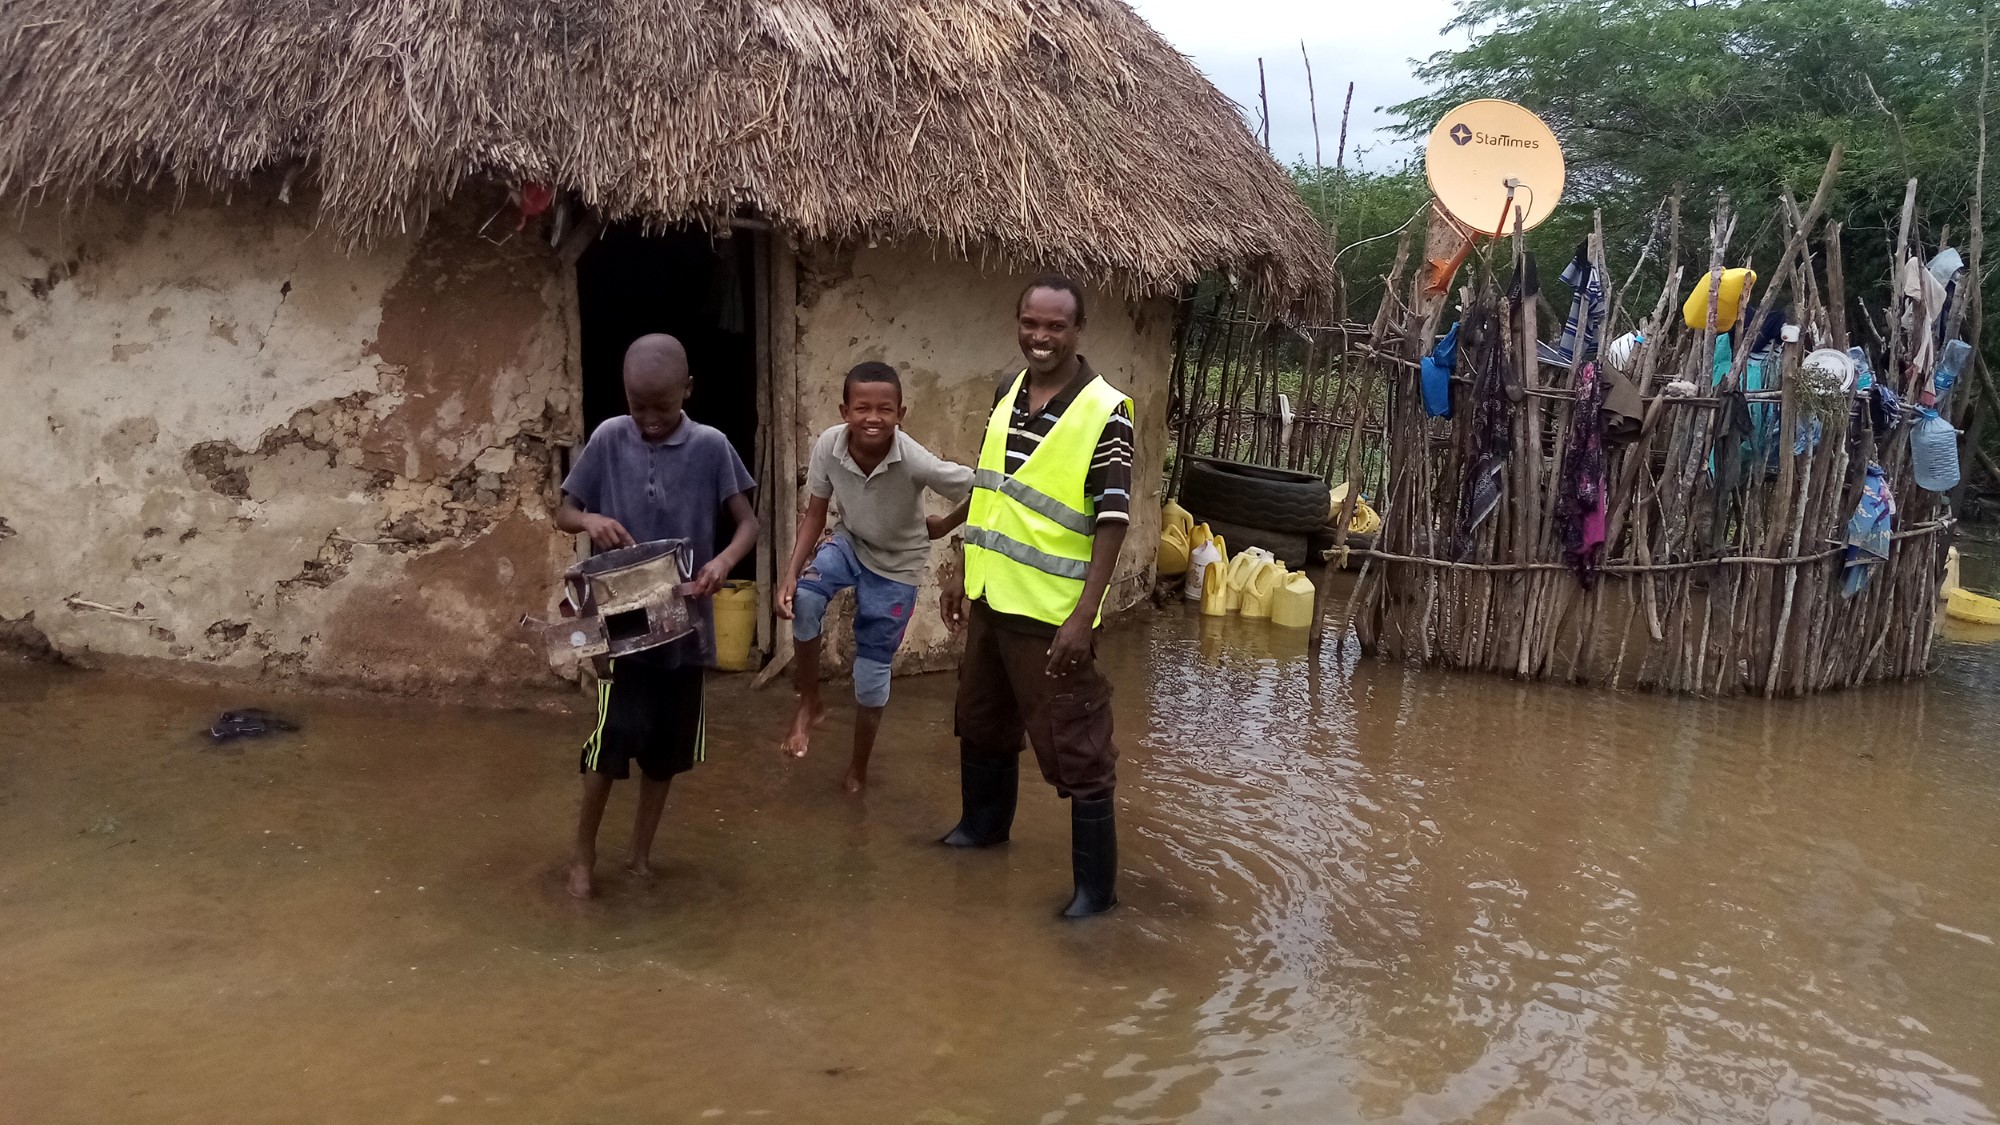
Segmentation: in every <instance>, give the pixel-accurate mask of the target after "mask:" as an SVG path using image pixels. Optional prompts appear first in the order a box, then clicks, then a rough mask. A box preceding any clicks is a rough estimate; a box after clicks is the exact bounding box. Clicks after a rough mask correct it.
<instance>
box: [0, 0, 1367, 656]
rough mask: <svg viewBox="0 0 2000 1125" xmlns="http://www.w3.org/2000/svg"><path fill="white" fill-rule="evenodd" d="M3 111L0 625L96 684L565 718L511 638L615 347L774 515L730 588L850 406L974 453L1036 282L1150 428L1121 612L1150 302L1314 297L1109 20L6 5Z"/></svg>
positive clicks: (1130, 21) (1197, 128) (1271, 187)
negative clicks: (690, 395) (879, 380)
mask: <svg viewBox="0 0 2000 1125" xmlns="http://www.w3.org/2000/svg"><path fill="white" fill-rule="evenodd" d="M0 90H4V91H5V92H6V97H5V98H4V100H0V198H4V199H5V201H6V202H7V204H8V205H9V208H10V211H11V214H9V215H8V220H9V221H8V222H7V223H6V224H5V225H4V229H0V325H4V327H0V340H4V341H5V343H6V347H5V350H4V352H0V375H4V378H5V380H6V387H7V392H8V398H9V407H8V409H6V410H5V411H0V480H4V481H5V482H6V488H5V489H4V490H0V519H4V521H5V523H4V524H0V536H4V538H0V633H4V634H5V635H6V636H8V637H10V638H11V639H12V641H13V643H15V644H29V645H35V646H41V647H44V648H45V649H46V650H49V651H53V652H55V653H57V654H60V655H62V656H65V657H69V658H72V659H77V660H82V661H89V662H109V661H138V662H164V663H165V664H166V665H168V666H175V667H184V668H185V667H193V668H202V669H206V670H208V671H209V672H211V673H220V674H242V675H258V674H263V675H283V676H299V677H304V678H308V679H311V680H314V681H319V682H330V683H344V684H356V685H366V686H371V687H377V688H388V689H394V690H411V691H443V692H450V693H454V694H468V693H479V692H485V691H490V690H497V691H516V690H518V689H520V688H521V687H523V686H528V685H534V684H553V683H554V682H555V681H554V680H553V678H552V677H551V674H550V669H549V667H548V666H547V665H546V664H545V662H544V660H543V659H542V657H540V656H539V655H537V654H536V653H534V652H533V651H532V650H531V649H530V648H528V647H527V646H526V645H525V644H523V643H521V638H520V634H519V632H518V631H517V629H516V628H515V624H516V622H517V621H518V619H519V618H520V617H521V615H522V614H523V613H524V612H542V611H545V610H546V609H547V607H548V605H549V604H550V597H551V589H552V586H553V582H552V578H553V576H554V574H555V573H556V572H557V571H558V570H559V569H560V568H561V566H562V565H564V564H565V563H566V562H567V561H568V560H569V559H570V557H571V556H572V554H573V552H574V550H575V546H574V544H572V543H571V542H570V541H569V540H568V539H566V538H565V537H563V536H561V535H560V534H558V533H557V532H555V531H554V529H553V527H552V526H551V524H550V522H549V511H550V508H551V505H553V504H554V503H555V502H556V499H557V495H558V491H557V489H558V482H559V481H560V480H561V477H562V474H563V472H564V469H565V467H566V464H567V461H568V458H569V456H570V453H571V451H572V450H573V449H575V448H576V447H577V446H578V445H579V444H580V442H581V441H582V439H583V437H584V435H586V434H587V433H588V432H589V429H590V427H591V426H593V425H594V424H595V423H596V422H597V421H599V420H600V419H602V418H604V417H606V416H608V415H611V414H615V413H618V412H619V411H620V410H621V409H622V405H621V402H620V399H621V395H620V391H619V388H618V356H619V355H620V353H621V352H622V350H623V348H624V346H625V344H626V343H627V342H628V341H629V340H630V339H631V338H632V337H633V336H635V335H637V334H639V333H641V332H645V331H669V332H673V333H675V334H676V335H678V336H680V337H681V338H682V339H683V340H684V341H685V342H687V344H688V346H689V350H690V352H691V353H692V356H693V361H694V365H695V370H696V377H697V389H696V395H695V399H694V401H693V402H692V403H691V405H690V413H691V414H693V415H694V416H695V417H697V418H699V419H701V420H703V421H706V422H709V423H710V424H713V425H717V426H719V427H720V428H722V429H723V430H724V431H725V432H726V433H728V434H729V436H730V437H731V439H732V440H733V441H734V442H735V443H736V444H737V446H738V448H739V450H740V451H741V452H742V454H743V456H744V459H745V461H746V463H748V464H750V465H751V466H752V468H753V471H755V472H756V474H757V476H758V478H759V480H760V482H762V483H763V484H764V485H765V487H764V488H762V489H761V490H760V492H761V496H760V502H761V504H762V506H763V510H764V513H765V515H766V516H767V517H771V518H770V519H769V520H768V526H769V527H770V528H771V533H770V534H767V535H766V536H765V541H764V545H763V549H762V550H761V552H760V553H759V554H758V555H757V556H756V558H755V560H754V567H752V568H746V572H745V573H744V574H743V577H746V578H749V577H760V578H763V577H768V575H769V573H770V571H771V568H772V566H773V560H774V555H773V552H774V551H776V552H777V554H776V556H775V557H776V558H779V559H782V558H783V557H784V552H785V551H787V550H788V549H789V546H790V543H789V538H790V528H791V523H792V516H791V513H792V511H793V510H794V506H795V504H796V503H797V492H798V481H799V480H800V478H801V476H802V456H803V453H804V451H805V450H806V448H807V444H808V442H809V440H810V437H811V435H812V434H814V433H815V432H817V430H818V429H820V428H821V427H823V426H825V425H828V424H830V423H831V422H833V421H835V420H837V412H836V407H837V403H838V396H839V390H838V378H837V377H838V375H839V373H840V372H842V371H844V370H845V369H846V368H847V367H848V366H850V365H851V364H853V363H855V362H858V361H861V360H864V359H873V360H884V361H887V362H890V363H893V364H895V365H896V366H897V367H899V368H900V369H901V370H902V371H903V373H904V376H905V378H906V380H907V381H908V385H909V388H910V393H909V399H910V403H911V406H912V408H913V411H912V413H913V417H912V424H911V429H912V432H913V433H914V434H915V435H916V436H917V437H918V438H919V439H920V440H922V441H924V442H926V443H928V444H930V445H931V446H932V447H933V448H936V449H939V450H941V451H944V452H947V453H949V454H951V455H955V456H957V457H959V458H961V459H967V460H969V459H971V458H972V457H973V455H974V451H975V445H976V441H975V439H976V434H977V430H978V427H979V419H980V416H981V415H982V414H983V413H984V412H985V410H986V408H987V407H988V405H989V404H990V401H991V399H990V396H991V393H992V386H993V378H994V376H995V375H996V374H997V373H999V372H1000V371H1001V370H1003V369H1004V368H1005V367H1007V366H1008V365H1009V364H1011V363H1013V362H1014V361H1015V360H1016V359H1017V358H1018V357H1017V356H1014V355H1012V354H1011V339H1010V336H1009V333H1008V331H1007V328H1006V324H1007V315H1008V311H1009V309H1008V306H1009V304H1010V302H1011V301H1012V299H1013V296H1014V293H1015V292H1016V289H1017V287H1018V285H1019V283H1020V279H1021V277H1022V276H1023V274H1024V273H1025V272H1027V271H1030V270H1034V269H1038V268H1057V269H1063V270H1067V271H1071V272H1074V273H1076V274H1078V275H1080V276H1081V277H1083V278H1085V279H1087V280H1088V281H1089V282H1090V283H1091V284H1092V285H1093V286H1094V287H1095V289H1096V292H1095V294H1094V297H1095V299H1096V304H1095V306H1094V307H1093V308H1092V310H1091V314H1092V315H1091V318H1090V324H1089V329H1088V333H1087V348H1086V354H1088V355H1089V356H1090V358H1091V360H1092V362H1093V363H1094V364H1095V365H1096V366H1098V367H1099V368H1100V369H1102V370H1105V371H1106V372H1108V373H1112V374H1113V376H1114V378H1116V379H1117V381H1119V382H1120V383H1121V384H1122V385H1123V386H1125V387H1127V388H1128V389H1129V390H1130V391H1131V392H1132V393H1133V394H1134V395H1135V397H1136V398H1137V401H1138V415H1139V432H1140V440H1139V457H1140V459H1141V472H1140V473H1139V481H1140V485H1139V487H1140V489H1141V492H1142V497H1141V501H1140V502H1139V503H1137V504H1135V510H1136V512H1137V513H1138V514H1139V516H1138V520H1137V526H1135V529H1134V533H1133V534H1132V536H1131V539H1130V542H1129V544H1128V557H1127V558H1126V560H1125V561H1124V563H1123V565H1122V567H1121V572H1120V573H1121V577H1122V578H1124V579H1125V580H1126V581H1125V582H1124V583H1123V584H1122V585H1121V588H1120V590H1121V597H1123V598H1125V599H1127V600H1129V599H1130V597H1131V596H1132V595H1133V594H1134V593H1135V592H1136V591H1137V590H1138V589H1140V588H1141V587H1142V586H1143V584H1144V582H1145V580H1146V570H1147V567H1148V566H1149V564H1150V560H1151V557H1152V540H1153V538H1154V532H1155V528H1154V527H1153V525H1152V521H1154V520H1155V519H1156V518H1157V511H1158V505H1157V503H1152V502H1147V501H1152V500H1155V499H1156V496H1155V495H1154V494H1155V493H1156V492H1157V480H1158V477H1159V472H1158V469H1159V467H1160V465H1161V463H1162V458H1163V456H1164V452H1165V449H1166V445H1167V437H1166V427H1165V422H1164V415H1165V397H1166V394H1167V373H1168V367H1169V363H1170V353H1171V349H1172V339H1171V337H1172V319H1173V304H1172V301H1171V294H1172V293H1173V292H1174V291H1175V290H1176V288H1177V287H1179V286H1181V285H1183V284H1184V283H1186V282H1188V281H1189V280H1191V279H1193V278H1195V277H1196V276H1197V275H1199V274H1201V273H1202V272H1204V271H1211V270H1215V271H1224V272H1226V273H1228V274H1230V275H1231V276H1233V277H1234V278H1236V279H1237V280H1238V281H1239V282H1242V283H1247V284H1249V285H1251V286H1253V287H1255V288H1257V289H1259V290H1260V291H1262V292H1264V293H1267V294H1269V295H1270V296H1272V297H1273V298H1276V299H1278V300H1293V299H1298V298H1302V297H1305V298H1310V296H1311V295H1312V294H1313V293H1315V292H1318V291H1321V290H1322V289H1323V288H1324V283H1325V280H1326V275H1325V271H1326V269H1327V267H1326V266H1325V265H1324V262H1323V256H1322V255H1320V254H1319V253H1318V248H1319V241H1318V233H1317V230H1316V228H1315V227H1314V226H1313V224H1312V221H1311V219H1310V217H1309V216H1308V215H1307V214H1305V212H1304V211H1303V210H1302V209H1301V208H1300V207H1299V205H1298V203H1297V201H1296V198H1295V196H1294V195H1293V193H1292V189H1291V186H1290V184H1289V182H1288V180H1287V178H1286V177H1285V176H1284V174H1283V173H1282V171H1281V170H1280V169H1279V168H1278V167H1277V166H1276V165H1275V164H1274V163H1273V162H1272V161H1271V160H1270V158H1269V157H1268V156H1267V155H1266V154H1265V153H1264V152H1263V151H1262V150H1261V149H1260V148H1259V147H1258V146H1257V145H1256V143H1255V142H1254V140H1253V139H1252V138H1251V136H1250V134H1249V132H1248V130H1247V129H1246V128H1245V127H1244V126H1243V124H1242V122H1241V120H1240V118H1239V117H1238V115H1237V112H1236V109H1235V107H1234V106H1233V105H1232V104H1231V103H1230V102H1228V101H1227V100H1226V99H1225V98H1223V97H1222V96H1221V95H1220V94H1219V93H1218V92H1217V91H1216V90H1215V89H1214V88H1213V87H1212V86H1210V85H1209V84H1208V82H1207V81H1206V80H1204V79H1203V78H1202V77H1201V76H1200V75H1199V74H1198V73H1197V72H1196V71H1195V70H1194V69H1193V67H1192V66H1191V65H1190V64H1189V63H1188V61H1187V60H1186V59H1185V58H1183V57H1182V56H1180V55H1179V54H1177V53H1176V52H1174V51H1173V50H1172V49H1171V48H1170V47H1169V46H1168V45H1167V44H1166V43H1165V42H1164V41H1162V40H1161V39H1160V38H1159V37H1158V35H1157V34H1155V33H1154V32H1153V31H1152V30H1151V29H1150V28H1148V27H1147V26H1146V25H1145V23H1144V22H1143V21H1141V20H1140V19H1139V18H1138V17H1137V16H1135V15H1134V14H1133V13H1132V12H1131V11H1130V10H1129V9H1128V8H1126V7H1125V6H1124V5H1123V4H1121V3H1118V2H1117V0H1024V2H1021V3H1012V4H987V3H979V2H975V0H937V2H930V3H920V4H911V3H900V2H897V3H891V2H887V0H864V2H861V3H841V4H833V3H824V2H821V0H740V2H738V0H732V2H729V3H723V4H683V3H674V2H651V3H635V2H632V0H603V2H598V0H592V2H590V3H578V2H574V0H561V2H553V3H549V2H544V3H523V2H521V0H471V2H469V3H457V4H443V3H431V2H422V0H419V2H416V3H400V4H382V3H373V2H368V0H313V2H306V0H287V2H283V3H256V4H253V3H237V2H229V3H221V4H196V3H185V2H180V0H165V2H161V3H156V4H147V5H132V4H126V3H115V2H112V0H82V2H78V0H61V2H58V0H21V2H18V3H13V4H9V5H7V6H6V8H5V10H4V12H0ZM9 532H11V534H8V533H9ZM923 605H924V606H925V610H924V613H925V616H924V617H923V618H922V619H920V620H919V621H918V622H917V623H916V624H915V626H914V628H913V630H912V634H911V644H910V645H909V649H908V653H907V656H908V659H909V660H910V661H911V662H912V663H913V664H916V665H920V666H934V665H936V664H939V663H943V662H947V661H948V660H949V653H948V650H947V648H946V645H945V639H944V635H943V632H942V630H941V629H940V628H939V627H938V623H937V622H936V620H935V617H934V614H935V608H934V604H933V599H931V598H929V597H928V596H927V597H925V599H924V601H923ZM773 632H774V631H773V629H772V628H771V623H770V621H769V620H768V615H766V620H764V621H763V623H762V625H761V627H760V639H761V640H762V641H763V642H764V643H766V644H770V643H772V641H773V635H772V634H773Z"/></svg>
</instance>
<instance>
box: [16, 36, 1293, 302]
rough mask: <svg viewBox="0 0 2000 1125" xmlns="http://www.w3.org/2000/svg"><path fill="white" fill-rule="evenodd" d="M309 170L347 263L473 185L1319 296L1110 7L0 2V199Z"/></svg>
mask: <svg viewBox="0 0 2000 1125" xmlns="http://www.w3.org/2000/svg"><path fill="white" fill-rule="evenodd" d="M300 166H302V167H303V168H304V170H305V172H306V173H307V174H308V175H309V176H310V177H311V178H312V179H313V180H316V182H317V185H318V187H319V199H320V207H321V208H322V209H323V215H324V218H325V219H326V220H327V221H328V222H329V223H330V224H331V225H332V226H333V227H335V228H336V229H337V230H339V231H340V232H341V233H342V234H343V235H344V236H346V237H348V238H351V239H354V240H356V241H361V242H365V241H367V240H368V239H370V238H372V237H374V236H376V235H379V234H382V233H384V232H388V231H395V230H401V229H410V228H412V227H415V226H419V225H421V224H422V222H423V221H424V217H425V216H426V215H427V214H428V213H429V212H430V210H431V208H432V207H433V206H434V205H436V204H437V203H438V202H439V201H441V200H442V199H444V198H445V197H446V196H448V195H450V194H451V193H452V192H453V191H454V190H455V189H456V188H458V187H459V186H460V185H461V184H462V183H464V182H466V181H467V180H468V179H469V178H474V177H490V178H495V179H500V180H504V181H508V182H520V181H541V182H549V183H553V184H555V185H557V186H558V187H561V188H563V189H566V190H568V191H570V192H572V193H573V194H574V196H575V197H576V198H577V199H579V200H580V201H582V202H583V203H585V204H587V205H589V206H590V207H592V208H594V209H596V210H598V211H599V212H600V213H602V214H604V215H606V216H607V217H611V218H625V217H643V218H647V219H650V220H654V221H661V222H670V221H681V220H688V219H696V220H704V221H714V220H716V219H717V218H719V217H724V216H728V215H731V214H735V213H739V212H740V211H741V210H742V209H743V208H746V207H747V208H751V209H754V210H755V211H756V212H757V213H760V214H762V215H763V216H765V217H767V218H769V219H771V220H773V221H775V222H778V223H780V224H783V225H784V226H786V227H788V228H790V229H792V230H794V231H796V232H798V233H799V234H801V235H803V236H807V237H821V236H831V237H864V238H894V237H899V236H906V235H913V234H922V235H928V236H932V237H935V238H938V239H941V240H943V241H945V242H947V243H949V244H951V245H953V246H955V247H957V248H959V249H960V250H962V251H964V252H966V253H968V254H974V255H976V254H980V253H985V252H992V251H999V252H1000V253H1002V254H1005V255H1008V256H1011V257H1013V258H1016V259H1019V260H1021V261H1024V262H1030V263H1038V264H1046V265H1049V266H1054V267H1058V268H1066V269H1070V270H1074V271H1078V272H1081V273H1084V274H1087V275H1090V276H1093V277H1096V278H1098V279H1100V280H1113V279H1122V280H1123V281H1124V282H1125V283H1126V284H1127V285H1128V286H1129V285H1132V284H1134V283H1136V284H1138V285H1142V286H1145V287H1155V286H1168V285H1173V284H1175V283H1178V282H1181V281H1185V280H1187V279H1189V278H1191V277H1193V276H1194V275H1195V274H1196V273H1198V272H1199V271H1201V270H1203V269H1213V268H1221V269H1227V270H1229V271H1231V272H1233V273H1235V274H1236V275H1237V276H1238V277H1239V278H1240V279H1241V280H1243V281H1245V282H1249V283H1253V284H1256V285H1258V286H1259V287H1261V288H1264V289H1266V290H1268V291H1270V292H1271V293H1272V294H1273V295H1275V296H1281V297H1292V296H1309V295H1311V294H1314V293H1317V292H1323V291H1325V289H1326V282H1327V279H1328V277H1329V273H1328V267H1327V266H1326V265H1325V264H1324V257H1325V255H1324V254H1323V253H1322V252H1321V243H1320V235H1319V231H1318V229H1317V227H1316V226H1315V224H1314V223H1313V220H1312V218H1311V217H1310V216H1309V215H1308V214H1307V213H1306V212H1305V211H1304V209H1303V208H1302V207H1301V206H1300V205H1299V203H1298V200H1297V198H1296V196H1295V195H1294V193H1293V190H1292V187H1291V184H1290V183H1289V181H1288V179H1287V177H1286V176H1285V175H1284V173H1283V171H1282V170H1281V169H1279V168H1278V167H1277V165H1276V164H1274V163H1273V162H1272V161H1271V159H1270V158H1269V157H1268V156H1266V155H1265V153H1264V152H1263V151H1262V149H1261V148H1259V146H1258V145H1257V143H1256V142H1255V141H1254V140H1253V139H1252V137H1251V136H1250V133H1249V130H1248V129H1246V128H1245V127H1244V125H1243V123H1242V120H1241V118H1240V117H1239V116H1238V114H1237V112H1236V110H1235V107H1234V106H1233V105H1232V104H1231V103H1230V102H1229V101H1228V100H1227V99H1225V98H1224V97H1223V96H1222V95H1221V94H1220V93H1219V92H1217V91H1216V89H1215V88H1214V87H1213V86H1212V85H1210V84H1209V83H1208V81H1207V80H1206V79H1204V78H1203V77H1202V76H1201V75H1200V74H1199V73H1198V72H1197V71H1196V70H1195V69H1194V67H1193V66H1192V65H1191V64H1190V63H1189V62H1188V60H1187V59H1186V58H1184V57H1182V56H1181V55H1180V54H1178V53H1176V52H1175V51H1174V50H1173V49H1172V48H1171V47H1169V46H1168V45H1167V43H1166V42H1165V41H1164V40H1162V39H1161V38H1160V37H1159V35H1158V34H1157V33H1155V32H1154V31H1153V30H1152V29H1151V28H1150V27H1148V26H1147V25H1146V23H1145V22H1144V21H1143V20H1141V19H1140V18H1139V17H1138V16H1137V15H1135V14H1134V13H1133V12H1132V11H1131V9H1129V8H1127V7H1126V6H1125V5H1124V4H1123V3H1121V2H1119V0H6V2H5V3H4V4H0V196H6V197H8V198H21V197H28V198H38V197H40V196H42V195H51V196H56V197H63V198H67V197H75V196H80V195H83V194H86V193H88V192H90V191H93V190H97V189H100V188H103V187H107V186H112V187H115V186H123V185H135V184H147V183H152V182H155V181H162V180H164V181H168V182H177V183H182V184H189V183H194V184H203V183H205V184H212V185H221V184H228V183H232V182H236V181H240V180H242V179H244V178H245V177H247V176H249V175H250V174H252V173H257V172H270V171H275V170H287V169H291V168H294V167H300Z"/></svg>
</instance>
